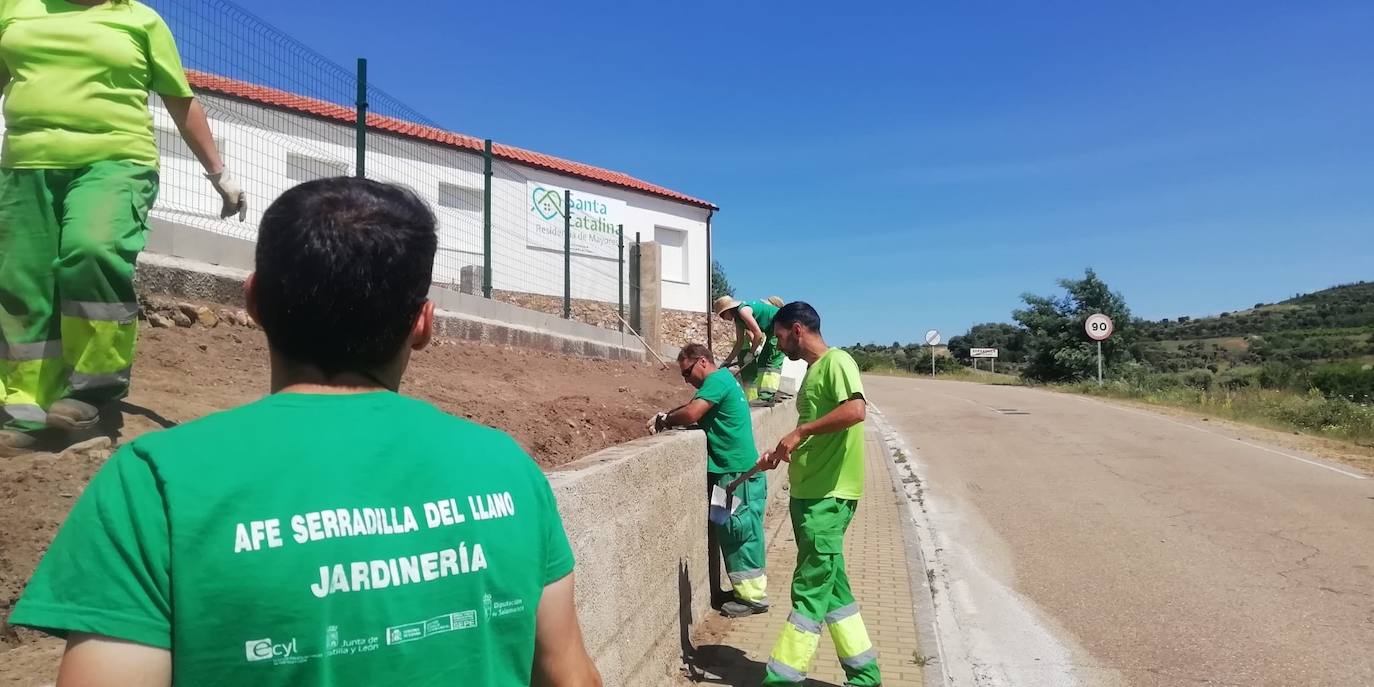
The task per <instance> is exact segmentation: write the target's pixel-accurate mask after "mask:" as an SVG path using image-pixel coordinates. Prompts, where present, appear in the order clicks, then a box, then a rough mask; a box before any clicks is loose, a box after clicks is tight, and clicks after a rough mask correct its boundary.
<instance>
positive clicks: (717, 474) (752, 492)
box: [650, 343, 768, 618]
mask: <svg viewBox="0 0 1374 687" xmlns="http://www.w3.org/2000/svg"><path fill="white" fill-rule="evenodd" d="M677 364H678V368H679V369H681V371H682V378H683V379H684V380H686V381H687V383H688V384H691V385H692V386H694V387H696V388H697V393H696V396H693V397H692V400H691V401H688V402H687V404H686V405H683V406H680V407H678V408H675V409H674V410H671V411H669V412H665V413H659V414H658V415H655V416H654V419H653V420H651V421H650V430H651V431H659V430H662V429H666V428H668V427H683V426H686V425H694V424H695V425H700V426H701V428H702V429H703V430H705V432H706V491H707V494H708V495H709V494H710V492H711V489H712V488H713V487H715V486H717V485H719V486H720V487H722V488H724V487H725V486H726V485H728V484H730V483H731V482H734V481H735V480H736V479H738V478H740V477H743V476H744V475H745V473H747V472H749V471H750V470H751V469H753V467H754V466H755V465H757V464H758V449H757V448H756V446H755V444H754V422H753V419H752V418H751V417H750V416H749V403H748V402H747V401H745V400H744V391H743V390H741V389H740V386H739V384H738V383H736V382H735V377H734V375H731V374H730V371H729V370H725V369H721V368H718V367H716V363H715V361H714V360H713V359H712V357H711V351H710V349H708V348H706V347H705V346H703V345H701V344H695V343H694V344H687V345H686V346H684V347H683V349H682V351H681V352H680V353H678V356H677ZM732 496H733V502H734V503H736V504H738V506H736V507H735V509H734V511H733V512H732V513H731V514H730V517H729V519H728V520H727V521H726V522H725V523H723V524H721V525H715V524H712V527H713V528H715V532H716V539H717V540H718V541H719V542H720V550H721V554H722V555H723V556H724V557H725V572H726V573H727V574H728V576H729V578H730V586H731V587H732V588H733V590H734V597H735V598H734V599H732V600H730V601H727V602H725V603H724V604H722V605H721V609H720V610H721V613H724V614H725V615H727V616H730V617H732V618H735V617H740V616H746V615H753V614H755V613H764V612H767V611H768V577H767V576H766V575H764V564H765V562H766V560H767V547H765V546H764V538H763V514H764V509H765V507H766V506H767V505H768V482H767V477H766V476H765V475H764V473H763V471H758V472H756V473H755V474H753V475H750V476H749V478H748V479H746V480H744V481H743V482H741V483H740V484H739V485H738V486H737V487H735V490H734V492H733V494H732ZM711 555H712V556H714V555H715V552H714V551H713V552H711ZM714 588H715V587H714V583H713V586H712V589H714Z"/></svg>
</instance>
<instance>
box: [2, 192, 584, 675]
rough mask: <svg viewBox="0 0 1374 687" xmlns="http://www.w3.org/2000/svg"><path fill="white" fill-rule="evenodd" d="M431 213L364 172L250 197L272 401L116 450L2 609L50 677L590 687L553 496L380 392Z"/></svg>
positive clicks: (428, 266)
mask: <svg viewBox="0 0 1374 687" xmlns="http://www.w3.org/2000/svg"><path fill="white" fill-rule="evenodd" d="M436 241H437V238H436V224H435V218H434V214H433V213H432V212H431V211H430V209H429V208H428V207H426V206H425V204H424V203H423V202H422V201H421V200H420V199H419V198H418V197H416V196H415V195H414V194H413V193H412V192H410V191H408V190H405V189H403V188H401V187H398V186H392V185H388V184H382V183H378V182H375V181H368V180H364V179H350V178H334V179H323V180H319V181H312V182H308V183H305V184H302V185H300V186H297V187H295V188H293V189H291V190H289V191H287V192H286V193H284V194H283V195H282V196H281V197H280V198H279V199H277V201H276V202H275V203H273V204H272V206H271V207H270V208H268V210H267V213H266V215H265V216H264V217H263V220H262V224H261V227H260V229H259V232H258V245H257V271H256V272H255V273H254V274H253V276H252V277H250V279H249V281H248V283H247V284H246V285H245V295H246V297H247V300H248V307H249V311H250V312H251V313H252V314H253V317H254V318H255V319H256V320H257V321H258V322H259V323H260V324H261V325H262V328H263V330H264V331H265V332H266V334H267V341H268V346H269V348H270V354H271V360H270V362H271V384H272V394H271V395H269V396H267V397H266V398H264V399H262V400H260V401H257V402H255V403H251V404H249V405H246V406H243V407H240V408H236V409H233V410H229V411H226V412H222V413H217V414H214V415H211V416H209V417H206V418H203V419H200V420H196V421H194V422H189V423H186V424H183V425H181V426H179V427H176V428H173V429H170V430H166V431H162V432H155V433H152V434H145V435H143V436H141V437H139V438H137V439H135V440H134V441H133V442H132V443H130V444H127V445H125V446H124V447H123V448H121V449H120V450H119V451H117V452H116V453H115V455H114V456H113V457H111V458H110V460H109V462H108V463H107V464H106V465H105V466H104V467H103V468H102V469H101V470H100V472H99V473H97V474H96V476H95V477H94V478H93V479H92V480H91V483H90V485H89V486H88V487H87V488H86V490H85V492H84V493H83V494H82V495H81V498H80V499H79V500H78V501H77V503H76V505H75V506H74V507H73V508H72V512H71V514H70V515H69V516H68V517H67V521H66V522H65V523H64V524H63V526H62V529H61V531H60V532H59V533H58V535H57V538H56V539H55V540H54V541H53V543H52V546H51V547H50V548H49V549H48V552H47V554H46V555H45V556H44V557H43V560H42V562H41V563H40V564H39V566H38V570H37V571H35V572H34V575H33V578H32V579H31V580H30V581H29V584H28V587H27V588H26V589H25V590H24V593H23V596H22V597H21V598H20V600H19V602H18V604H17V605H16V606H15V610H14V613H13V614H12V615H11V616H10V619H9V621H10V622H11V623H12V624H16V625H27V626H30V627H34V628H38V629H42V630H46V631H48V632H52V633H54V634H57V635H59V636H65V637H66V638H67V650H66V653H65V654H64V655H63V658H62V665H61V669H60V673H59V676H58V687H67V686H69V685H70V686H77V685H80V686H82V687H154V686H156V687H166V686H167V685H170V684H173V683H175V684H179V685H247V684H252V685H255V687H286V686H287V685H337V686H351V685H358V686H359V687H362V686H365V685H366V686H371V685H383V684H386V685H435V684H451V685H456V684H480V685H508V686H514V685H529V684H530V683H531V680H532V679H533V680H534V681H535V682H536V683H537V684H541V685H566V686H569V687H572V686H577V687H583V686H598V685H600V684H601V681H600V678H599V677H598V675H597V671H596V668H595V666H593V665H592V663H591V660H590V658H589V657H588V655H587V651H586V649H585V647H584V645H583V641H582V635H581V630H580V628H579V625H578V622H577V615H576V611H575V609H574V607H573V576H572V570H573V556H572V550H571V549H570V547H569V545H568V539H567V536H566V534H565V533H564V531H563V524H562V521H561V519H560V518H559V515H558V511H557V509H556V504H555V502H554V497H553V493H552V491H551V490H550V488H549V483H548V481H547V480H546V479H545V477H544V474H543V473H542V472H541V471H540V470H539V468H538V467H537V466H536V465H535V463H534V461H533V460H531V459H530V458H529V456H527V455H526V454H525V452H524V451H522V450H521V449H520V447H519V446H518V445H517V444H516V443H515V441H514V440H512V439H511V438H510V437H509V436H507V435H505V434H503V433H502V432H499V431H497V430H494V429H490V428H487V427H483V426H480V425H477V424H474V423H471V422H468V421H466V420H462V419H459V418H455V417H452V416H450V415H447V414H445V413H443V412H440V411H439V410H438V409H436V408H434V407H433V406H430V405H428V404H426V403H423V402H420V401H417V400H413V399H409V398H406V397H404V396H401V395H399V394H397V393H396V389H397V387H398V386H399V384H400V381H401V375H402V373H403V372H404V370H405V368H406V364H407V363H408V361H409V358H410V354H411V351H417V350H420V349H422V348H424V347H425V345H426V344H427V343H428V342H429V341H430V338H431V337H432V336H433V333H434V304H433V302H431V301H429V300H427V298H426V294H427V292H428V290H429V286H430V279H431V271H432V267H433V262H434V254H435V250H436V245H437V243H436Z"/></svg>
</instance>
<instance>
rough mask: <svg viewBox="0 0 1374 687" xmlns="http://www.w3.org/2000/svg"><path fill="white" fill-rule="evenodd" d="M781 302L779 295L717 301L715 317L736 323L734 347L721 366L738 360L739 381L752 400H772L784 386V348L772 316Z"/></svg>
mask: <svg viewBox="0 0 1374 687" xmlns="http://www.w3.org/2000/svg"><path fill="white" fill-rule="evenodd" d="M781 305H782V299H780V298H778V297H776V296H774V297H772V298H769V299H767V300H762V301H737V300H735V299H734V298H731V297H730V296H721V297H720V298H717V299H716V302H715V307H714V310H715V313H716V317H719V318H720V319H722V320H725V321H726V322H734V323H735V346H734V348H733V349H731V351H730V355H728V356H726V358H725V362H723V363H721V367H730V365H731V364H733V363H734V362H735V361H737V360H738V361H739V363H740V371H739V380H740V384H741V385H743V386H744V396H745V399H746V400H748V401H749V402H750V403H753V402H754V401H769V400H772V398H773V396H774V395H775V394H776V393H777V392H778V387H779V386H781V385H782V351H780V350H778V337H777V336H776V335H774V334H773V316H774V315H775V314H776V313H777V312H778V308H779V307H780V306H781Z"/></svg>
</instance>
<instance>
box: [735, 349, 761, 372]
mask: <svg viewBox="0 0 1374 687" xmlns="http://www.w3.org/2000/svg"><path fill="white" fill-rule="evenodd" d="M762 352H763V344H759V345H757V346H755V347H754V348H753V349H751V350H750V351H749V352H748V353H745V354H744V355H743V356H740V359H739V364H740V367H744V366H745V365H748V364H749V363H752V362H754V360H756V359H757V358H758V357H759V354H760V353H762Z"/></svg>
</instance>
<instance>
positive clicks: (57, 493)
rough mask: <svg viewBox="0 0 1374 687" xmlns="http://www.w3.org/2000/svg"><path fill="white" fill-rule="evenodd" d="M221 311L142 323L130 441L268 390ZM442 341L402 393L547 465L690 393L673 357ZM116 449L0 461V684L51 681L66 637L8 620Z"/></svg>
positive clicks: (253, 352) (247, 344) (634, 428)
mask: <svg viewBox="0 0 1374 687" xmlns="http://www.w3.org/2000/svg"><path fill="white" fill-rule="evenodd" d="M202 314H203V313H202ZM216 314H217V317H216V318H214V319H216V320H218V321H217V322H216V324H214V325H208V324H207V323H203V322H194V323H188V324H184V325H182V326H176V325H170V326H169V325H163V326H145V327H143V330H142V332H141V333H140V342H139V351H138V359H137V362H136V364H135V367H134V389H133V392H132V394H131V395H130V397H129V398H128V400H127V403H125V404H124V406H123V408H124V410H125V412H124V414H123V417H122V422H123V426H122V428H120V431H119V439H118V440H119V441H120V442H124V441H128V440H129V439H132V438H133V437H135V436H137V435H139V434H142V433H144V432H147V431H152V430H156V429H159V428H160V427H164V426H170V425H171V424H173V423H180V422H186V421H188V420H193V419H195V418H197V417H200V416H203V415H206V414H208V413H211V412H215V411H219V410H223V409H226V408H230V407H233V406H237V405H241V404H244V403H248V402H250V401H253V400H255V399H257V398H260V397H262V396H263V395H265V394H266V393H267V391H268V368H267V343H266V339H265V337H264V336H263V334H262V332H261V331H260V330H257V329H255V328H252V327H251V326H248V325H246V324H245V323H243V322H239V321H237V320H236V319H235V318H234V317H232V316H228V317H226V316H225V315H224V314H222V313H216ZM168 317H169V319H170V316H168ZM203 319H206V320H207V321H208V319H209V318H203ZM159 324H162V323H159ZM177 324H181V323H177ZM435 343H436V344H437V345H434V346H431V347H430V348H428V349H426V350H425V351H421V352H419V353H417V354H415V356H414V358H413V359H412V361H411V365H410V368H409V370H408V371H407V372H406V376H405V379H404V380H403V382H402V387H401V390H402V392H403V393H405V394H407V395H410V396H415V397H418V398H422V399H425V400H427V401H429V402H431V403H433V404H435V405H436V406H438V407H440V408H442V409H444V410H445V411H447V412H449V413H452V414H454V415H457V416H461V417H465V418H469V419H471V420H474V421H476V422H480V423H482V424H485V425H490V426H492V427H497V428H500V429H502V430H505V431H506V432H508V433H509V434H511V436H513V437H515V439H516V440H517V441H518V442H520V444H521V445H522V446H524V447H525V449H526V450H527V451H528V452H529V453H530V455H531V456H533V457H534V459H535V460H536V461H538V462H539V464H540V465H542V466H544V467H546V468H549V467H555V466H558V465H561V464H563V463H567V462H569V461H571V460H574V459H576V458H580V457H582V456H585V455H587V454H590V453H594V452H596V451H598V450H600V449H602V448H606V447H608V446H613V445H615V444H620V443H624V442H626V441H629V440H631V439H634V438H637V437H640V436H643V435H644V421H645V420H646V419H647V418H648V417H649V416H651V415H652V414H653V413H654V412H656V411H658V410H662V409H666V408H671V407H674V406H676V405H679V404H681V403H682V402H684V401H686V400H687V399H688V398H689V397H690V394H691V391H692V390H691V389H690V388H689V387H687V386H686V385H685V384H683V382H682V379H681V378H680V377H679V376H678V374H677V372H676V370H674V369H672V366H671V365H670V366H669V369H668V370H663V369H661V368H660V367H659V365H658V364H657V363H654V364H640V363H628V362H612V361H605V360H591V359H581V358H569V357H564V356H560V355H554V354H551V353H544V352H539V351H532V350H526V349H518V348H505V347H497V346H487V345H481V344H474V343H469V342H461V341H453V340H439V341H436V342H435ZM111 452H112V448H111V447H110V446H109V445H108V442H106V443H101V442H100V441H99V440H97V441H96V442H95V443H93V444H89V445H86V446H80V447H77V449H76V450H69V451H66V452H64V453H62V454H53V453H32V454H27V455H23V456H18V457H14V458H0V685H5V684H15V685H21V684H22V685H29V684H45V683H46V682H48V681H51V678H52V673H51V670H52V667H53V666H54V665H55V663H54V662H55V660H56V658H57V657H58V656H60V643H57V642H55V641H53V640H50V639H43V638H41V637H40V635H38V634H36V633H32V632H28V631H26V630H21V629H18V628H12V627H8V626H6V625H4V624H3V622H2V621H3V620H4V619H5V618H7V617H8V616H9V613H10V610H11V609H12V608H13V606H14V603H15V602H16V601H17V600H18V598H19V593H20V592H21V591H22V590H23V587H24V585H25V584H26V583H27V581H28V578H29V575H31V574H32V572H33V569H34V567H35V566H36V565H37V564H38V560H39V558H40V557H41V556H42V554H43V552H44V551H45V550H46V549H47V547H48V543H49V542H50V541H51V540H52V537H53V535H54V534H55V533H56V532H57V528H58V526H59V525H60V524H61V522H62V520H63V519H64V518H65V517H66V515H67V511H68V510H70V508H71V506H72V503H73V501H74V500H75V498H76V496H78V495H79V494H80V493H81V490H82V489H83V488H85V485H86V483H87V482H88V481H89V480H90V478H91V476H92V475H93V474H95V472H96V470H98V469H99V468H100V466H101V465H102V464H104V462H105V460H106V459H107V458H108V457H109V455H110V453H111ZM42 675H46V676H47V677H46V678H40V677H39V676H42Z"/></svg>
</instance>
